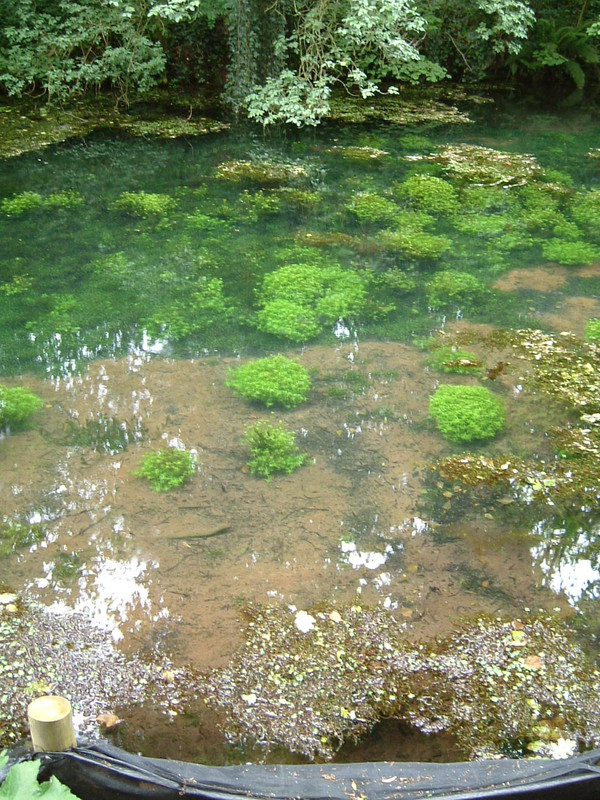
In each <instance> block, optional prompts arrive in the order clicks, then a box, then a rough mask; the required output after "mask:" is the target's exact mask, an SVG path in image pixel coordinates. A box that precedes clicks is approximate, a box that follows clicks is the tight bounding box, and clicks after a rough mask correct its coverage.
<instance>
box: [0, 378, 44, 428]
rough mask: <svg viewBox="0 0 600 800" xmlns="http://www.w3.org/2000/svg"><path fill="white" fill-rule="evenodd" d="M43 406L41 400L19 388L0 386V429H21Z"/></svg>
mask: <svg viewBox="0 0 600 800" xmlns="http://www.w3.org/2000/svg"><path fill="white" fill-rule="evenodd" d="M42 406H43V402H42V398H41V397H38V395H37V394H34V392H32V391H31V390H30V389H26V388H24V387H21V386H15V387H12V388H9V387H8V386H4V385H3V384H0V428H4V427H13V428H21V427H23V425H25V423H26V422H27V420H28V419H29V417H30V416H31V415H32V414H34V413H35V412H36V411H37V410H38V409H40V408H41V407H42Z"/></svg>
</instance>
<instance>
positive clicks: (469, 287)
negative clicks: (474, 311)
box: [426, 269, 488, 309]
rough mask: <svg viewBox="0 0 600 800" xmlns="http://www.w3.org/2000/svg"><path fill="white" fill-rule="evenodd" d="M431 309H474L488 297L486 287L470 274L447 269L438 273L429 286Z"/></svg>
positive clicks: (427, 287) (428, 296)
mask: <svg viewBox="0 0 600 800" xmlns="http://www.w3.org/2000/svg"><path fill="white" fill-rule="evenodd" d="M426 292H427V301H428V303H429V305H430V306H431V308H434V309H445V308H465V309H470V308H473V307H474V306H475V305H476V304H477V303H478V302H480V301H481V300H483V298H484V297H485V296H486V295H487V293H488V290H487V289H486V287H485V286H484V285H483V283H481V281H480V280H478V279H477V278H476V277H475V276H474V275H471V273H470V272H460V271H459V270H455V269H447V270H444V271H443V272H438V273H437V274H436V275H435V276H434V277H433V278H432V279H431V280H430V281H429V283H428V284H427V286H426Z"/></svg>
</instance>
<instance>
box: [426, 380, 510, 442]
mask: <svg viewBox="0 0 600 800" xmlns="http://www.w3.org/2000/svg"><path fill="white" fill-rule="evenodd" d="M429 415H430V416H431V417H432V419H434V420H435V423H436V425H437V427H438V430H439V431H440V433H441V434H442V436H444V437H445V438H446V439H449V440H450V441H452V442H456V443H457V444H466V443H467V442H473V441H483V440H486V439H493V438H494V436H496V435H497V434H498V433H499V432H500V431H501V430H502V429H503V428H504V425H505V422H506V412H505V409H504V404H503V403H502V401H501V400H500V398H498V397H496V395H494V394H492V392H490V390H489V389H486V388H485V387H484V386H454V385H451V384H444V385H442V386H440V387H439V388H438V389H437V390H436V391H435V393H434V394H433V395H432V396H431V397H430V399H429Z"/></svg>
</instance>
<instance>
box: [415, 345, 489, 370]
mask: <svg viewBox="0 0 600 800" xmlns="http://www.w3.org/2000/svg"><path fill="white" fill-rule="evenodd" d="M427 365H428V366H430V367H433V369H437V370H439V371H440V372H454V373H456V374H457V375H472V374H474V373H481V370H482V368H483V362H482V360H481V359H480V358H478V357H477V356H476V355H475V353H472V352H471V351H470V350H461V349H460V348H457V347H452V346H450V345H447V346H443V347H437V348H436V349H435V350H433V352H432V353H431V354H430V356H429V357H428V359H427Z"/></svg>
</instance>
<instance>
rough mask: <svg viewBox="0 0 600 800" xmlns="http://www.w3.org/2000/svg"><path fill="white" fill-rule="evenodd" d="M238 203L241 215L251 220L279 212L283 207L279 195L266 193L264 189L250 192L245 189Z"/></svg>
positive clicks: (254, 220) (255, 220)
mask: <svg viewBox="0 0 600 800" xmlns="http://www.w3.org/2000/svg"><path fill="white" fill-rule="evenodd" d="M238 203H239V206H240V213H239V216H241V217H242V218H243V219H246V220H249V221H250V222H257V221H258V220H259V219H261V218H263V217H268V216H272V215H273V214H277V213H278V211H279V209H280V207H281V201H280V199H279V197H278V196H277V195H275V194H266V193H265V192H264V191H263V190H262V189H259V190H258V191H257V192H249V191H248V190H247V189H244V191H243V192H242V193H241V194H240V196H239V198H238Z"/></svg>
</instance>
